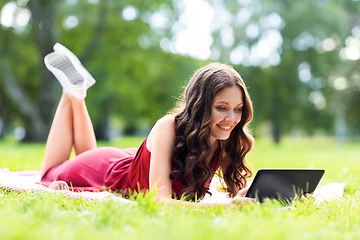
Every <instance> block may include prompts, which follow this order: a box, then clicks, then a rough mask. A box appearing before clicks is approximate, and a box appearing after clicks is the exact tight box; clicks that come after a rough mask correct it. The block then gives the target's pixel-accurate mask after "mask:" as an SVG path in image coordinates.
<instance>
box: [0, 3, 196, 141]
mask: <svg viewBox="0 0 360 240" xmlns="http://www.w3.org/2000/svg"><path fill="white" fill-rule="evenodd" d="M9 6H10V8H9ZM0 7H1V9H3V10H4V8H5V7H8V8H7V10H8V11H9V9H10V10H11V9H12V10H11V13H10V18H11V19H12V21H10V22H9V23H8V25H7V26H4V24H3V25H2V26H1V27H0V44H1V46H3V47H2V48H1V50H0V68H1V69H0V86H1V87H0V95H1V98H0V106H1V111H0V114H1V115H0V117H1V119H2V121H3V125H4V129H10V128H11V127H10V126H11V125H12V119H11V115H12V113H13V112H18V113H19V114H18V115H17V116H19V117H18V118H19V119H20V120H21V121H22V123H23V125H24V127H25V129H26V137H25V138H24V139H23V141H43V140H45V138H46V136H47V132H48V129H49V127H50V124H51V121H52V117H53V114H54V111H55V107H56V105H57V101H58V100H57V99H58V98H59V96H60V93H61V90H60V86H59V84H58V83H57V81H55V80H54V77H53V76H52V75H51V73H50V72H49V71H48V70H47V69H46V68H45V66H44V64H43V58H44V56H45V55H46V54H48V53H49V52H51V51H53V50H52V46H53V45H54V43H56V42H61V43H63V44H64V45H65V46H67V47H68V48H69V49H71V50H72V51H73V52H74V53H75V54H76V55H77V56H79V58H80V60H81V61H82V63H83V64H84V65H85V66H86V67H87V69H88V70H89V72H90V73H91V74H92V75H93V76H94V77H95V78H96V79H97V83H96V88H91V89H90V90H89V91H90V93H91V94H88V99H87V100H88V107H89V111H90V113H91V115H92V116H93V118H94V127H95V131H96V135H97V137H98V138H103V139H107V138H108V132H109V124H110V121H111V119H112V118H113V117H116V118H118V117H119V116H121V117H122V121H123V124H124V126H125V129H127V131H129V132H131V131H132V129H135V128H138V127H139V126H140V125H143V124H145V125H147V124H150V123H152V122H154V121H155V120H156V118H158V117H159V115H161V114H164V113H166V112H165V110H164V109H165V108H168V107H169V106H171V105H172V103H173V102H174V99H173V95H177V93H178V88H177V90H175V87H179V86H180V85H182V83H183V81H184V80H185V79H186V78H188V76H189V74H190V73H191V72H192V71H193V70H194V69H195V68H196V67H197V65H198V61H197V60H192V59H190V58H189V57H183V56H177V55H174V54H172V53H167V52H164V51H162V49H161V48H160V46H159V42H160V40H161V39H162V38H166V37H167V38H170V36H171V31H170V28H171V22H172V21H174V19H176V17H177V14H176V13H175V12H174V10H173V7H172V4H171V1H169V0H165V1H160V0H154V1H151V2H149V1H146V0H133V1H131V3H130V4H127V3H126V2H124V1H111V0H103V1H55V0H49V1H48V0H46V1H44V0H42V1H40V0H39V1H18V2H17V3H16V2H10V1H4V0H3V1H0ZM8 13H9V12H8ZM155 13H160V14H161V16H163V18H164V19H165V24H164V26H160V27H152V26H151V25H152V24H153V20H152V16H153V15H154V14H155ZM2 14H3V12H2ZM8 15H9V14H8ZM20 16H21V17H26V16H28V17H30V20H29V22H28V23H26V24H22V25H21V24H20V25H19V24H18V22H19V21H18V19H17V18H19V19H20ZM180 69H183V70H180ZM180 78H182V79H181V80H180ZM159 86H163V87H164V88H163V87H159ZM175 93H176V94H175Z"/></svg>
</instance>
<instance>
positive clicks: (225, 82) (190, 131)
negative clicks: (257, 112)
mask: <svg viewBox="0 0 360 240" xmlns="http://www.w3.org/2000/svg"><path fill="white" fill-rule="evenodd" d="M232 86H238V87H240V89H241V90H242V92H243V101H244V106H243V108H242V117H241V120H240V122H239V123H238V124H237V126H236V127H235V128H234V129H233V130H232V132H231V134H230V137H229V138H228V139H227V140H222V141H220V140H219V141H220V143H219V144H221V145H220V146H221V151H220V153H219V158H220V159H219V160H220V161H223V160H224V159H223V156H224V158H225V159H226V160H229V165H228V167H227V168H226V170H225V169H222V171H223V179H224V181H225V183H226V186H227V190H228V192H229V194H230V195H233V196H234V195H236V194H237V191H238V190H239V189H242V188H244V187H245V186H246V178H248V177H250V176H251V175H252V172H251V170H250V168H249V167H248V165H247V164H246V162H245V156H246V154H247V153H248V152H249V151H250V150H251V148H252V146H253V143H254V139H253V137H252V136H251V134H250V132H249V129H248V124H249V122H250V121H251V120H252V118H253V106H252V102H251V100H250V97H249V94H248V91H247V89H246V86H245V83H244V81H243V80H242V78H241V77H240V75H239V74H238V73H237V72H236V71H235V70H234V69H233V68H232V67H231V66H228V65H225V64H220V63H211V64H209V65H207V66H205V67H202V68H200V69H199V70H198V71H196V72H195V74H194V75H193V77H192V78H191V79H190V81H189V83H188V85H187V86H186V88H185V91H184V94H183V96H182V99H180V101H179V102H178V105H177V107H176V108H175V109H174V110H173V111H172V114H174V116H175V125H176V130H175V131H176V139H175V146H174V149H173V158H172V164H173V165H174V166H175V170H174V171H172V172H171V174H170V178H171V179H172V180H176V181H179V182H180V183H181V184H182V185H183V186H184V189H183V193H184V194H185V195H188V196H192V197H194V196H197V198H198V199H201V198H203V197H204V196H205V194H206V193H210V192H209V189H208V188H207V187H206V186H207V185H208V184H209V182H210V181H211V177H212V175H213V172H212V170H211V167H210V164H211V163H210V162H211V160H209V158H207V157H208V156H209V155H210V154H211V148H210V145H209V143H210V135H211V129H210V125H209V123H210V118H211V109H212V104H213V99H214V97H216V96H217V95H218V94H219V93H220V91H221V90H223V89H224V88H227V87H232ZM224 153H225V154H224ZM210 194H211V193H210Z"/></svg>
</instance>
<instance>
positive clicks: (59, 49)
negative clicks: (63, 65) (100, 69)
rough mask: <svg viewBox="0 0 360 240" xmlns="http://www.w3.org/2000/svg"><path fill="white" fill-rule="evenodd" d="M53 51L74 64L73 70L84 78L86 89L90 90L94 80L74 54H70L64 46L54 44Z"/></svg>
mask: <svg viewBox="0 0 360 240" xmlns="http://www.w3.org/2000/svg"><path fill="white" fill-rule="evenodd" d="M53 48H54V51H55V52H58V53H61V54H65V55H66V56H67V57H68V58H69V59H70V61H71V62H73V63H74V67H75V69H76V70H77V71H78V72H79V73H80V74H81V75H82V76H84V77H85V78H86V85H87V88H90V87H91V86H92V85H94V84H95V82H96V81H95V79H94V78H93V77H92V76H91V74H90V73H89V72H88V71H87V70H86V69H85V67H84V66H83V65H82V64H81V62H80V60H79V59H78V58H77V57H76V55H75V54H74V53H72V52H71V51H70V50H69V49H67V48H66V47H65V46H63V45H61V44H60V43H56V44H55V45H54V47H53Z"/></svg>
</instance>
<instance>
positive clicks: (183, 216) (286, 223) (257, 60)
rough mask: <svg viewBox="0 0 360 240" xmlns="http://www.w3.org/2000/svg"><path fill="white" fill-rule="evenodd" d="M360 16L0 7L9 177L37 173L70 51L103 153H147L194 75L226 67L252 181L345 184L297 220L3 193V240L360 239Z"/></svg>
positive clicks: (330, 4)
mask: <svg viewBox="0 0 360 240" xmlns="http://www.w3.org/2000/svg"><path fill="white" fill-rule="evenodd" d="M359 12H360V1H355V0H341V1H339V0H208V1H206V0H128V1H126V0H119V1H115V0H87V1H85V0H66V1H65V0H64V1H61V0H57V1H56V0H30V1H28V0H17V1H8V0H0V168H2V169H4V168H9V169H10V170H11V171H21V170H39V169H40V164H41V160H42V157H43V152H44V147H45V140H46V137H47V133H48V131H49V127H50V125H51V121H52V118H53V115H54V112H55V108H56V106H57V102H58V100H59V98H60V96H61V87H60V84H59V83H58V81H57V80H56V79H55V78H54V77H53V75H52V74H51V73H50V72H49V71H48V70H47V69H46V67H45V65H44V63H43V58H44V56H45V55H46V54H48V53H50V52H52V51H53V49H52V47H53V45H54V44H55V43H56V42H60V43H62V44H63V45H65V46H66V47H68V48H69V49H70V50H72V51H73V52H74V53H75V54H76V55H77V56H78V57H79V58H80V60H81V61H82V63H83V64H84V66H85V67H86V68H87V69H88V70H89V72H90V73H91V74H92V75H93V77H94V78H95V79H96V80H97V82H96V84H95V85H94V86H93V87H91V88H90V89H89V90H88V96H87V98H86V100H87V106H88V109H89V112H90V115H91V118H92V120H93V123H94V128H95V133H96V136H97V138H98V140H99V144H98V145H99V146H104V145H111V146H116V147H120V148H123V147H137V146H139V145H140V144H141V142H142V141H143V139H144V136H145V135H146V133H147V132H148V131H149V129H150V128H151V126H152V125H153V124H154V123H155V122H156V120H157V119H159V118H160V117H161V116H162V115H164V114H166V113H167V111H168V110H169V109H171V108H172V107H173V106H174V103H175V102H176V100H177V99H178V97H179V95H180V94H181V93H182V91H183V87H184V86H185V85H186V83H187V81H188V80H189V78H190V77H191V75H192V74H193V73H194V71H195V70H196V69H198V68H199V67H201V66H204V65H206V64H207V63H209V62H212V61H219V62H223V63H227V64H230V65H232V66H233V67H234V68H235V69H236V70H237V71H238V72H239V73H240V74H241V75H242V77H243V78H244V81H245V83H246V85H247V86H248V88H249V89H248V90H249V92H250V95H251V98H252V100H253V103H254V109H255V113H254V114H255V115H254V121H253V122H252V123H251V126H250V128H251V130H252V132H253V134H254V136H255V139H256V144H255V148H254V149H253V150H252V151H251V152H250V154H249V155H248V157H247V161H248V163H249V164H250V166H251V168H252V170H253V172H254V173H255V172H256V171H257V169H259V168H323V169H325V175H324V177H323V178H322V180H321V182H320V184H319V186H324V185H326V184H328V183H332V182H337V183H345V184H346V189H345V191H344V195H343V196H342V197H339V198H336V199H334V200H332V201H326V202H323V203H320V204H315V203H314V202H313V201H311V200H310V201H305V202H301V201H294V202H293V203H291V207H292V208H288V209H287V208H285V209H284V208H283V205H281V204H280V203H279V202H266V203H265V204H260V205H255V206H254V205H248V206H234V207H233V208H231V209H227V208H222V207H216V208H211V209H205V210H204V209H197V208H189V207H186V206H180V205H176V206H169V205H163V204H158V203H156V202H155V201H154V199H153V196H151V195H145V196H140V197H138V198H137V199H134V201H135V202H136V204H135V205H132V206H129V205H124V204H120V203H116V202H111V201H107V202H96V201H92V202H89V201H85V200H83V199H79V200H77V199H69V198H66V197H62V196H59V195H56V194H42V193H32V192H20V193H19V192H15V191H7V190H4V189H0V238H1V239H36V240H39V239H69V240H70V239H114V238H119V237H121V238H122V239H239V238H248V239H360V231H359V229H360V215H359V208H360V194H359V190H360V187H359V186H360V177H359V176H360V175H359V173H360V165H359V160H360V157H359V156H360V142H359V140H360V138H359V135H360V121H359V120H360V111H359V110H358V108H359V103H360V94H359V93H360V70H359V68H358V65H359V61H360V60H359V59H360V15H359ZM129 136H130V137H129ZM1 171H2V170H1V169H0V174H1ZM4 171H8V170H4Z"/></svg>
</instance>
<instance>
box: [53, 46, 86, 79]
mask: <svg viewBox="0 0 360 240" xmlns="http://www.w3.org/2000/svg"><path fill="white" fill-rule="evenodd" d="M48 56H49V57H48V62H49V64H50V65H51V66H53V67H54V68H56V69H59V70H60V71H62V72H63V73H65V75H66V77H67V78H68V79H69V81H70V83H71V84H73V85H81V84H82V83H84V78H83V77H82V76H81V75H80V74H79V73H78V71H76V69H75V68H74V66H73V65H72V63H71V61H70V59H69V58H68V57H66V56H65V55H60V54H58V53H55V54H49V55H48Z"/></svg>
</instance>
